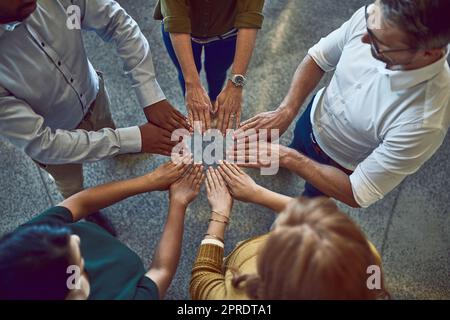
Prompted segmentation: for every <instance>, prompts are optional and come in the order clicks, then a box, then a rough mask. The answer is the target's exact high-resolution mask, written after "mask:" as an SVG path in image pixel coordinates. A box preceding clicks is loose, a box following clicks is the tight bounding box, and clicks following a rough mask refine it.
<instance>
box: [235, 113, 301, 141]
mask: <svg viewBox="0 0 450 320" xmlns="http://www.w3.org/2000/svg"><path fill="white" fill-rule="evenodd" d="M294 117H295V114H294V115H293V114H292V112H291V111H290V110H289V109H287V108H278V109H277V110H275V111H268V112H263V113H260V114H258V115H256V116H254V117H253V118H250V119H248V120H247V121H244V122H242V123H241V125H240V127H239V129H238V130H236V132H235V133H234V136H235V138H236V139H239V138H242V137H243V136H245V131H247V130H250V129H254V130H256V133H259V130H260V129H267V130H268V132H267V136H268V137H269V139H270V132H271V130H272V129H278V130H279V136H282V135H283V133H284V132H285V131H286V130H287V128H288V127H289V125H290V124H291V122H292V120H293V119H294Z"/></svg>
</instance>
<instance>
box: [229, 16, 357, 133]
mask: <svg viewBox="0 0 450 320" xmlns="http://www.w3.org/2000/svg"><path fill="white" fill-rule="evenodd" d="M363 9H364V8H362V9H360V10H358V11H357V12H356V13H355V14H354V15H353V17H352V18H351V19H350V20H348V21H346V22H345V23H344V24H343V25H342V26H341V27H340V28H338V29H336V30H335V31H333V32H332V33H330V34H329V35H328V36H326V37H325V38H322V39H321V40H320V41H319V42H318V43H317V44H316V45H315V46H313V47H312V48H311V49H310V50H309V51H308V55H307V56H306V57H305V58H304V59H303V61H302V62H301V63H300V65H299V66H298V67H297V70H296V71H295V74H294V77H293V79H292V82H291V86H290V88H289V91H288V94H287V95H286V97H285V98H284V99H283V101H282V102H281V104H280V105H279V107H278V108H277V109H276V110H275V111H269V112H264V113H261V114H259V115H257V116H255V117H253V118H250V119H249V120H247V121H244V122H243V123H242V124H241V128H240V129H239V130H238V131H237V132H236V136H242V135H243V131H245V130H248V129H251V128H254V129H256V130H259V129H279V130H280V135H282V134H283V133H284V132H285V131H286V130H287V128H288V127H289V125H290V123H291V122H292V121H293V119H294V118H295V117H296V115H297V113H298V111H299V109H300V107H301V106H302V105H303V103H304V102H305V99H306V98H307V97H308V96H309V95H310V94H311V93H312V91H313V90H314V88H315V87H316V86H317V85H318V84H319V82H320V80H321V79H322V77H323V75H324V73H325V72H329V71H332V70H334V69H335V68H336V66H337V64H338V63H339V60H340V57H341V55H342V51H343V49H344V46H345V44H346V43H347V42H348V39H349V38H350V36H351V35H352V34H354V33H355V30H357V29H360V24H361V23H365V20H364V14H362V11H363Z"/></svg>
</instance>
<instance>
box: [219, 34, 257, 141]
mask: <svg viewBox="0 0 450 320" xmlns="http://www.w3.org/2000/svg"><path fill="white" fill-rule="evenodd" d="M257 33H258V29H253V28H242V29H239V31H238V35H237V43H236V53H235V56H234V62H233V67H232V68H231V73H232V74H241V75H245V74H246V73H247V68H248V65H249V63H250V58H251V57H252V53H253V49H254V48H255V42H256V35H257ZM242 90H243V88H242V87H236V86H235V85H233V84H232V82H231V81H230V80H228V81H227V83H226V85H225V88H224V89H223V90H222V92H221V93H220V94H219V96H218V97H217V101H216V107H215V109H216V110H217V111H218V112H219V116H218V119H217V128H218V129H219V130H221V131H222V132H223V133H226V129H227V128H230V127H236V128H237V127H238V126H239V123H240V121H241V107H242ZM231 115H235V116H236V118H235V119H233V118H230V116H231ZM234 120H236V122H235V123H234Z"/></svg>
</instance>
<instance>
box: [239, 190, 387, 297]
mask: <svg viewBox="0 0 450 320" xmlns="http://www.w3.org/2000/svg"><path fill="white" fill-rule="evenodd" d="M377 260H378V259H377V258H376V257H375V255H374V254H373V252H372V250H371V248H370V245H369V243H368V241H367V239H366V238H365V236H364V235H363V233H362V232H361V230H360V229H359V228H358V227H357V226H356V225H355V224H354V223H353V222H352V220H351V219H350V218H348V217H347V216H346V215H345V214H344V213H342V212H340V211H339V209H338V208H337V206H336V204H335V203H334V202H333V201H332V200H330V199H328V198H325V197H320V198H315V199H294V200H293V201H292V202H291V203H289V205H288V206H287V207H286V209H285V210H284V212H282V213H280V215H279V217H278V218H277V220H276V223H275V228H274V230H273V231H272V232H271V233H270V235H269V237H268V239H267V241H266V243H265V244H264V246H263V247H262V248H261V249H260V251H259V253H258V258H257V274H253V275H235V276H234V278H233V285H234V286H235V287H240V288H243V289H244V290H245V291H246V292H247V294H248V296H249V297H250V298H252V299H263V300H264V299H268V300H310V299H314V300H328V299H333V300H334V299H337V300H340V299H352V300H353V299H357V300H359V299H378V298H386V297H388V293H387V291H386V290H385V289H384V286H383V282H382V281H383V279H380V283H381V285H380V288H379V289H369V286H368V285H367V279H368V278H369V276H370V274H368V273H367V269H368V267H369V266H378V267H380V270H381V266H379V265H378V263H379V261H377ZM380 274H381V272H380Z"/></svg>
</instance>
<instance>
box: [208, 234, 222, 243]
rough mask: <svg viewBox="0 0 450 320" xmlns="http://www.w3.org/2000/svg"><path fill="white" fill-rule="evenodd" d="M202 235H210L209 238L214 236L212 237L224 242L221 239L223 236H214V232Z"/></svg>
mask: <svg viewBox="0 0 450 320" xmlns="http://www.w3.org/2000/svg"><path fill="white" fill-rule="evenodd" d="M204 237H211V238H214V239H217V240H219V241H222V242H224V241H223V238H221V237H219V236H216V235H215V234H211V233H205V235H204Z"/></svg>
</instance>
